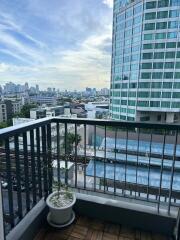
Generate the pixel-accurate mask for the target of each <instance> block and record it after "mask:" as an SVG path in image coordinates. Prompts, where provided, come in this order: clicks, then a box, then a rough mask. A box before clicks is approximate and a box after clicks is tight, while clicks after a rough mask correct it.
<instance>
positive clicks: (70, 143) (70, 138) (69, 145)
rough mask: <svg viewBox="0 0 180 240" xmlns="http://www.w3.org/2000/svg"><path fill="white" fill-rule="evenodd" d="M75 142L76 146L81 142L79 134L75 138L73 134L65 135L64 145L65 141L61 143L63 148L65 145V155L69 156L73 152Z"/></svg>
mask: <svg viewBox="0 0 180 240" xmlns="http://www.w3.org/2000/svg"><path fill="white" fill-rule="evenodd" d="M75 142H77V145H78V144H79V143H80V142H81V136H80V135H79V134H77V136H76V135H75V134H74V133H67V136H66V144H65V140H64V143H63V147H64V148H65V145H66V151H67V152H66V153H67V154H71V153H72V151H73V145H74V143H75Z"/></svg>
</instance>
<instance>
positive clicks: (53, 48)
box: [0, 0, 113, 90]
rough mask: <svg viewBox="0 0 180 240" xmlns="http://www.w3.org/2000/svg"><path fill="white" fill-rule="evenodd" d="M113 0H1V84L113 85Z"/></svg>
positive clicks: (80, 87)
mask: <svg viewBox="0 0 180 240" xmlns="http://www.w3.org/2000/svg"><path fill="white" fill-rule="evenodd" d="M112 7H113V0H0V85H3V84H5V83H6V82H9V81H12V82H14V83H20V84H24V83H25V82H28V83H29V85H35V84H39V86H40V88H42V89H45V88H47V87H55V88H59V89H60V90H65V89H68V90H74V89H76V90H83V89H84V88H85V87H87V86H88V87H96V88H103V87H109V86H110V69H111V44H112V43H111V38H112Z"/></svg>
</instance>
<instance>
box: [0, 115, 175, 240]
mask: <svg viewBox="0 0 180 240" xmlns="http://www.w3.org/2000/svg"><path fill="white" fill-rule="evenodd" d="M179 130H180V126H179V125H168V124H155V123H152V124H150V123H136V122H119V121H104V120H89V119H63V118H47V119H41V120H37V121H33V122H29V123H26V124H22V125H18V126H14V127H10V128H6V129H2V130H0V144H1V147H0V174H1V194H0V239H2V240H4V239H8V240H9V239H13V240H15V239H17V240H20V239H22V240H23V239H24V240H28V239H29V240H31V239H36V240H37V239H50V238H52V239H180V238H179V207H180V134H179ZM57 183H61V184H63V185H66V187H68V188H69V189H71V190H72V191H74V192H75V194H76V197H77V201H76V204H75V206H74V211H75V213H76V220H75V222H74V223H73V224H72V225H71V226H70V227H69V228H66V229H63V230H55V229H52V228H50V227H48V225H47V223H46V217H47V212H48V209H47V206H46V204H45V200H46V198H47V196H48V195H49V194H50V193H51V192H52V191H54V190H55V188H56V184H57ZM1 213H2V214H1Z"/></svg>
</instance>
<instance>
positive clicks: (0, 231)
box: [0, 183, 5, 240]
mask: <svg viewBox="0 0 180 240" xmlns="http://www.w3.org/2000/svg"><path fill="white" fill-rule="evenodd" d="M3 216H4V215H3V198H2V191H1V183H0V240H5V237H4V219H3Z"/></svg>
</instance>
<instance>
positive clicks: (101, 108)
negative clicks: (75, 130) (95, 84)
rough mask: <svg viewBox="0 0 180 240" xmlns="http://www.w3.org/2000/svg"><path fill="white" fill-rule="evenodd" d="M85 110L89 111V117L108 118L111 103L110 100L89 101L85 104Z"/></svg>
mask: <svg viewBox="0 0 180 240" xmlns="http://www.w3.org/2000/svg"><path fill="white" fill-rule="evenodd" d="M85 110H86V111H87V117H88V118H92V119H96V118H108V113H109V103H108V102H89V103H87V104H85Z"/></svg>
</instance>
